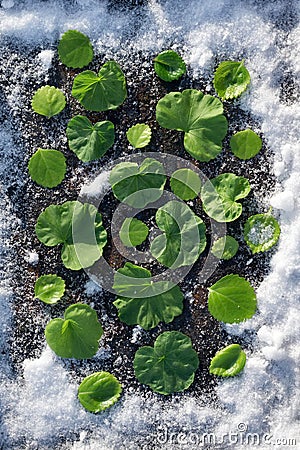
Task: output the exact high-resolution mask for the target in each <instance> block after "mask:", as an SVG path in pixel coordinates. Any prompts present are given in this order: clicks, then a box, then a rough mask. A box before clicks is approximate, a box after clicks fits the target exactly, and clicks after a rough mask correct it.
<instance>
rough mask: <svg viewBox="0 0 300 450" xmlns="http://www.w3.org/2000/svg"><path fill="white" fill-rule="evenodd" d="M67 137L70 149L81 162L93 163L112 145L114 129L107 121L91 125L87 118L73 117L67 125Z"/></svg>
mask: <svg viewBox="0 0 300 450" xmlns="http://www.w3.org/2000/svg"><path fill="white" fill-rule="evenodd" d="M67 137H68V143H69V147H70V149H71V150H72V151H73V152H74V153H75V154H76V155H77V156H78V158H79V159H80V160H81V161H84V162H88V161H94V160H96V159H99V158H101V156H103V155H104V154H105V153H106V151H107V150H108V149H109V148H110V147H111V146H112V145H113V143H114V140H115V127H114V124H113V123H112V122H110V121H109V120H105V121H103V122H97V123H95V125H93V124H92V123H91V122H90V121H89V119H88V118H87V117H85V116H75V117H73V118H72V119H71V120H70V121H69V123H68V126H67Z"/></svg>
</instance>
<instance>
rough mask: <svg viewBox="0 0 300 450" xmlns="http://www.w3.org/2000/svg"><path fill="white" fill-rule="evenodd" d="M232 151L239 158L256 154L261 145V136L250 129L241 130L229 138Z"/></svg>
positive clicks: (248, 157) (251, 156)
mask: <svg viewBox="0 0 300 450" xmlns="http://www.w3.org/2000/svg"><path fill="white" fill-rule="evenodd" d="M230 147H231V150H232V153H233V154H234V155H235V156H237V157H238V158H240V159H250V158H253V156H255V155H257V153H258V152H259V151H260V149H261V147H262V141H261V138H260V137H259V136H258V135H257V134H256V133H254V131H252V130H243V131H239V132H237V133H236V134H234V135H233V136H232V137H231V139H230Z"/></svg>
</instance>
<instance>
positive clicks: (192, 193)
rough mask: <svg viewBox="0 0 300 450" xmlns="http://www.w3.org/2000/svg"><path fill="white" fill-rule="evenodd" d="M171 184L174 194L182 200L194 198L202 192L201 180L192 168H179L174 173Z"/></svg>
mask: <svg viewBox="0 0 300 450" xmlns="http://www.w3.org/2000/svg"><path fill="white" fill-rule="evenodd" d="M170 185H171V189H172V191H173V192H174V194H175V195H177V197H179V198H181V200H192V199H194V198H195V197H197V195H198V194H199V192H200V189H201V180H200V177H199V175H198V174H197V173H196V172H194V171H193V170H191V169H178V170H176V171H175V172H174V173H172V177H171V179H170Z"/></svg>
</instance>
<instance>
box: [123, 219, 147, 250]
mask: <svg viewBox="0 0 300 450" xmlns="http://www.w3.org/2000/svg"><path fill="white" fill-rule="evenodd" d="M148 233H149V229H148V227H147V225H146V224H144V223H143V222H142V221H141V220H138V219H135V218H129V217H127V218H126V219H125V220H124V222H123V224H122V226H121V229H120V232H119V235H120V239H121V241H122V242H123V244H124V245H126V246H127V247H136V246H137V245H140V244H142V243H143V242H144V240H145V239H146V238H147V236H148Z"/></svg>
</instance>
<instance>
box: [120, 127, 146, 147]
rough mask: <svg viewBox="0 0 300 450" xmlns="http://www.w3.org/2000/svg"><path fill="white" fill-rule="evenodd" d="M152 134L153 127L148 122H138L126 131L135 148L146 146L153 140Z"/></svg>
mask: <svg viewBox="0 0 300 450" xmlns="http://www.w3.org/2000/svg"><path fill="white" fill-rule="evenodd" d="M151 134H152V133H151V128H150V127H149V125H147V124H146V123H137V124H136V125H133V126H132V127H130V128H129V129H128V130H127V132H126V136H127V139H128V141H129V142H130V144H131V145H132V146H133V147H134V148H143V147H146V145H148V144H149V142H150V140H151Z"/></svg>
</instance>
